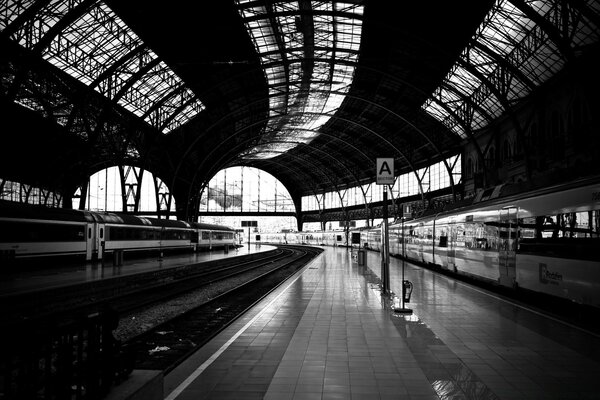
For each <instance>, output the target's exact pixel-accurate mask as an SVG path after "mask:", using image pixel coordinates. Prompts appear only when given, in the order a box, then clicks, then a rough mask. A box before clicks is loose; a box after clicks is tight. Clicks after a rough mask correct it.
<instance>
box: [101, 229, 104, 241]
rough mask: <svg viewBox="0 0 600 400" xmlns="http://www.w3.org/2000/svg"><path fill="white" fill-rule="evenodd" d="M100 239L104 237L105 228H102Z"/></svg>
mask: <svg viewBox="0 0 600 400" xmlns="http://www.w3.org/2000/svg"><path fill="white" fill-rule="evenodd" d="M100 239H104V228H100Z"/></svg>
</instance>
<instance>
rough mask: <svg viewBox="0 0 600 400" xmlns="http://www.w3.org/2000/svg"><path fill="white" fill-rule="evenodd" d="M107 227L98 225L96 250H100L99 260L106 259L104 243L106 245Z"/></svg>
mask: <svg viewBox="0 0 600 400" xmlns="http://www.w3.org/2000/svg"><path fill="white" fill-rule="evenodd" d="M105 233H106V232H105V226H104V224H102V223H98V224H96V238H95V240H94V242H95V243H96V249H97V250H98V253H97V254H98V260H102V257H104V243H105Z"/></svg>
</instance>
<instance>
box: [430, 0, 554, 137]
mask: <svg viewBox="0 0 600 400" xmlns="http://www.w3.org/2000/svg"><path fill="white" fill-rule="evenodd" d="M551 3H556V2H552V1H539V2H527V4H529V5H531V6H532V7H533V8H534V10H535V11H536V12H538V13H540V14H541V15H542V16H544V15H545V14H547V13H549V12H550V11H551V10H552V7H550V4H551ZM553 7H554V6H553ZM535 30H539V31H536V32H534V31H535ZM532 35H535V38H536V39H534V40H530V39H531V38H533V36H532ZM544 35H545V33H544V32H543V31H541V28H540V27H538V26H537V25H536V24H535V23H534V21H532V20H531V19H530V18H528V17H527V16H526V15H525V14H524V13H523V12H522V11H521V10H519V9H518V8H517V7H515V6H514V5H513V4H511V3H510V2H509V1H506V0H498V1H497V2H496V4H495V6H494V7H493V8H492V10H491V11H490V13H489V14H488V15H487V16H486V18H485V20H484V22H483V23H482V24H481V26H480V27H479V29H478V31H477V33H476V34H475V40H477V41H478V42H480V43H482V44H483V45H484V46H485V47H487V48H489V49H490V50H491V51H493V52H495V53H497V54H498V56H499V57H502V58H503V59H504V60H506V62H508V63H510V64H512V65H513V66H514V67H515V68H518V69H520V70H521V71H523V75H525V76H527V77H528V78H529V79H530V80H532V81H533V82H535V83H538V84H540V83H541V82H543V81H545V80H546V79H548V78H549V77H550V76H552V75H554V74H555V73H556V71H558V70H559V69H561V68H562V66H563V64H564V61H563V60H562V57H561V55H560V52H559V51H558V49H557V48H556V45H555V44H554V42H553V41H551V40H549V39H548V40H545V41H540V40H539V39H537V38H539V37H540V36H542V37H543V36H544ZM461 58H462V60H463V62H467V63H469V64H470V65H473V67H474V68H476V69H477V70H478V71H479V72H480V73H482V74H483V75H484V76H486V77H487V79H488V81H489V82H491V83H492V84H495V83H496V82H497V83H498V85H499V86H500V85H501V87H503V88H504V89H503V90H504V92H505V94H506V98H507V100H509V101H514V100H517V99H519V98H522V97H523V96H524V95H526V94H527V93H528V92H529V91H530V88H529V86H528V85H527V84H525V83H524V82H521V81H520V80H519V79H518V76H517V75H513V76H512V77H511V78H510V79H511V80H510V84H508V85H506V84H504V83H503V82H502V80H501V79H506V78H501V77H500V75H501V74H499V72H498V71H500V66H498V65H497V64H496V62H495V60H493V59H492V58H491V57H490V56H489V55H487V54H486V53H485V52H483V51H481V50H479V49H476V48H467V49H465V51H463V53H462V54H461ZM469 75H470V74H469V73H468V72H465V71H460V70H459V69H458V68H456V67H453V69H452V70H451V71H450V72H449V74H448V75H447V76H446V78H445V79H444V82H445V84H446V85H450V86H452V87H454V90H459V91H461V92H463V93H465V94H467V95H469V96H472V97H474V101H476V102H478V104H479V105H480V106H481V107H485V108H486V109H487V110H489V111H488V112H489V114H490V115H493V116H498V115H499V114H500V113H501V112H502V106H501V104H500V102H499V100H498V99H497V98H495V95H494V94H492V91H491V90H490V88H486V87H484V86H485V85H484V84H483V83H482V82H478V80H477V79H474V77H472V76H469ZM478 87H480V88H478ZM433 96H434V97H436V96H437V97H438V98H439V99H440V100H441V101H444V102H452V103H453V102H456V101H457V100H456V99H455V97H456V96H454V95H450V94H449V93H447V91H444V90H441V91H439V92H437V95H436V94H434V95H433ZM458 101H459V102H461V101H464V100H458ZM452 107H453V108H455V106H452ZM423 108H425V109H428V110H431V111H433V110H434V109H433V108H432V106H431V104H430V103H427V102H426V103H425V104H424V106H423ZM432 115H433V116H436V117H438V116H439V113H437V112H436V113H435V114H432ZM484 120H485V118H483V117H481V118H480V117H479V116H477V117H475V116H473V118H472V119H471V121H472V122H473V124H474V127H479V126H481V125H482V124H483V121H484Z"/></svg>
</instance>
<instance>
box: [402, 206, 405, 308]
mask: <svg viewBox="0 0 600 400" xmlns="http://www.w3.org/2000/svg"><path fill="white" fill-rule="evenodd" d="M402 214H403V215H402V309H403V310H404V257H405V254H404V213H402Z"/></svg>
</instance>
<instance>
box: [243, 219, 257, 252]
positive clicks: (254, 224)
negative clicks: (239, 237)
mask: <svg viewBox="0 0 600 400" xmlns="http://www.w3.org/2000/svg"><path fill="white" fill-rule="evenodd" d="M244 226H247V227H248V250H250V228H251V227H257V226H258V221H242V228H243V227H244Z"/></svg>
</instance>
